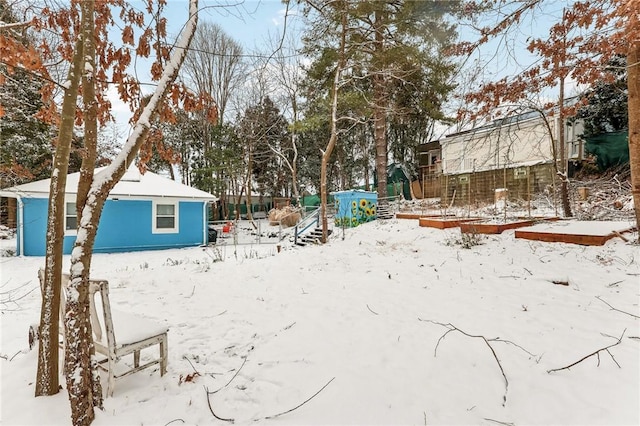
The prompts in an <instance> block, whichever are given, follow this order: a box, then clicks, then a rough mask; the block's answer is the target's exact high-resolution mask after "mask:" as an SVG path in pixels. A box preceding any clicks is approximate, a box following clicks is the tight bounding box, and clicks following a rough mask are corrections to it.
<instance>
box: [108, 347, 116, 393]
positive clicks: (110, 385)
mask: <svg viewBox="0 0 640 426" xmlns="http://www.w3.org/2000/svg"><path fill="white" fill-rule="evenodd" d="M108 364H109V379H108V381H107V395H109V396H111V397H112V396H113V390H114V388H115V387H116V375H115V368H116V362H115V360H114V359H112V358H111V357H109V363H108Z"/></svg>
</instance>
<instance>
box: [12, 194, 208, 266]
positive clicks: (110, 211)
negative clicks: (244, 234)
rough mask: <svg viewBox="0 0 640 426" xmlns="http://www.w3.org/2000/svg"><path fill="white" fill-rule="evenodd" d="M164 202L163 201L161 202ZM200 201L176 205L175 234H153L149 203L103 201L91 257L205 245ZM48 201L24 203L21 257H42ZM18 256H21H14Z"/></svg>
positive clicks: (69, 239) (70, 235)
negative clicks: (94, 254)
mask: <svg viewBox="0 0 640 426" xmlns="http://www.w3.org/2000/svg"><path fill="white" fill-rule="evenodd" d="M165 201H166V200H165ZM203 203H204V202H203V201H180V202H179V203H178V224H179V226H178V232H177V233H153V232H152V222H153V211H152V209H153V202H152V201H151V200H107V202H106V203H105V206H104V209H103V212H102V216H101V219H100V223H99V225H98V233H97V234H96V241H95V244H94V252H95V253H116V252H126V251H140V250H157V249H168V248H180V247H189V246H197V245H199V244H203V243H205V242H206V241H205V239H204V238H205V236H204V234H203V226H204V225H203V224H204V221H205V218H204V217H203V213H204V214H207V212H203ZM47 210H48V200H47V199H46V198H40V199H38V198H25V199H24V234H25V235H24V237H25V238H24V255H26V256H44V255H45V241H46V231H47ZM75 239H76V235H75V232H73V231H71V232H67V233H66V234H65V237H64V245H63V251H64V254H70V253H71V249H72V248H73V244H74V243H75ZM18 254H22V253H18Z"/></svg>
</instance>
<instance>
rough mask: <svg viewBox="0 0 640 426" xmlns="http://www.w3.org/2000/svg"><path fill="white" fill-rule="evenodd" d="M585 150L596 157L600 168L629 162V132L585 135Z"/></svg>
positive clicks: (604, 168)
mask: <svg viewBox="0 0 640 426" xmlns="http://www.w3.org/2000/svg"><path fill="white" fill-rule="evenodd" d="M584 140H585V141H586V144H585V150H586V151H587V153H588V154H593V155H594V156H595V157H596V163H597V164H598V168H599V169H600V170H606V169H608V168H610V167H615V166H617V165H619V164H624V163H628V162H629V134H628V132H626V131H625V132H617V133H604V134H601V135H597V136H589V137H585V138H584Z"/></svg>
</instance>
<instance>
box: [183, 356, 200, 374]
mask: <svg viewBox="0 0 640 426" xmlns="http://www.w3.org/2000/svg"><path fill="white" fill-rule="evenodd" d="M182 359H186V360H187V362H188V363H189V364H190V365H191V368H193V371H194V372H195V373H197V374H198V376H200V372H199V371H198V370H196V368H195V367H194V366H193V363H192V362H191V360H190V359H189V358H187V356H186V355H183V356H182Z"/></svg>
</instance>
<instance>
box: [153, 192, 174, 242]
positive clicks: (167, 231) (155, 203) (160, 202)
mask: <svg viewBox="0 0 640 426" xmlns="http://www.w3.org/2000/svg"><path fill="white" fill-rule="evenodd" d="M151 204H152V206H151V232H152V233H153V234H177V233H179V232H180V209H179V207H180V206H179V202H178V201H169V200H153V202H152V203H151ZM158 205H172V206H174V209H173V211H174V213H175V214H174V227H173V228H158V227H157V226H156V224H157V221H156V218H157V213H156V212H157V211H158V209H157V206H158Z"/></svg>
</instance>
